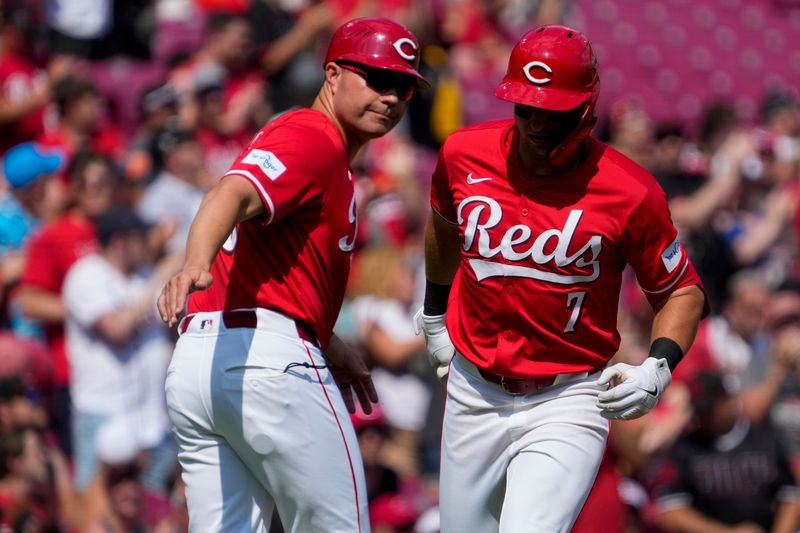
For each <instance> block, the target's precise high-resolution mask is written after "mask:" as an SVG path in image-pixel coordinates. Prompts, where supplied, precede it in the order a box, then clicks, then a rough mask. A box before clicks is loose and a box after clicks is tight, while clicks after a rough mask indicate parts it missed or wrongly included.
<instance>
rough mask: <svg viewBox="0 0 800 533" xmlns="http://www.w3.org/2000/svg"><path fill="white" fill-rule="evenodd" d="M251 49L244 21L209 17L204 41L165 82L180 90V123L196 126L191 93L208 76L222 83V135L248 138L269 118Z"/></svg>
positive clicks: (263, 85) (259, 75)
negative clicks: (167, 81) (201, 46)
mask: <svg viewBox="0 0 800 533" xmlns="http://www.w3.org/2000/svg"><path fill="white" fill-rule="evenodd" d="M254 50H255V47H254V46H253V38H252V32H251V29H250V24H249V23H248V21H247V19H245V18H244V17H240V16H233V15H229V14H224V13H219V14H216V15H213V16H212V17H211V18H210V19H209V23H208V38H207V39H206V44H205V45H204V46H203V48H201V49H200V50H198V52H197V53H196V54H194V56H193V57H192V59H190V60H188V61H186V62H184V63H182V64H180V65H179V66H178V67H177V68H176V69H175V70H173V71H172V73H171V74H170V80H169V82H170V84H172V85H173V86H174V87H175V88H176V89H177V90H178V91H179V93H180V94H181V110H180V114H181V124H182V125H184V126H185V127H189V128H192V127H194V126H196V125H197V123H198V121H199V115H200V111H199V108H198V105H197V101H196V99H195V97H194V93H195V91H196V90H197V88H198V87H202V86H203V85H204V84H205V83H206V82H207V80H209V79H214V78H217V79H219V80H221V83H222V104H223V109H224V112H223V115H222V120H221V123H220V126H221V128H222V130H221V131H222V133H224V134H226V135H231V136H237V135H244V136H245V137H248V138H249V137H250V135H252V133H253V132H255V131H256V130H258V129H259V128H260V127H261V125H262V124H264V123H265V122H266V121H267V120H268V119H269V116H270V109H269V106H268V105H267V103H266V98H265V83H264V79H263V76H262V74H261V73H260V72H259V70H258V68H257V66H256V63H255V55H254Z"/></svg>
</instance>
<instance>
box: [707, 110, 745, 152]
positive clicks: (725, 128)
mask: <svg viewBox="0 0 800 533" xmlns="http://www.w3.org/2000/svg"><path fill="white" fill-rule="evenodd" d="M737 124H739V116H738V114H737V113H736V108H735V107H733V105H731V104H730V103H728V102H717V103H715V104H713V105H711V106H710V107H709V108H708V109H707V110H706V112H705V114H704V115H703V120H702V124H701V125H700V134H699V136H698V137H699V139H698V140H699V142H700V145H701V146H702V147H703V148H710V147H711V144H712V143H713V142H714V140H715V139H716V138H717V137H719V136H720V135H721V134H727V133H729V132H730V131H732V130H733V129H734V128H735V127H736V126H737Z"/></svg>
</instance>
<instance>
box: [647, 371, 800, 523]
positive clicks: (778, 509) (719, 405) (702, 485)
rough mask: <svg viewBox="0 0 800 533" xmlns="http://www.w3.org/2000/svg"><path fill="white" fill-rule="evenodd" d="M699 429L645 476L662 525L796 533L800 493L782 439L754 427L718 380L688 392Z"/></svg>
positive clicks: (706, 379)
mask: <svg viewBox="0 0 800 533" xmlns="http://www.w3.org/2000/svg"><path fill="white" fill-rule="evenodd" d="M689 389H690V392H691V398H692V400H691V401H692V407H693V409H694V413H695V423H696V425H695V428H694V429H693V430H692V431H691V432H690V433H688V434H687V435H685V436H684V437H682V438H680V439H679V440H678V441H677V442H676V443H675V445H674V446H673V447H672V448H671V449H670V450H668V451H667V453H666V455H665V456H664V457H662V458H660V459H656V460H655V461H654V462H653V464H651V465H650V466H649V467H648V468H646V471H645V476H644V477H645V479H646V482H647V485H648V487H649V489H650V491H651V494H652V497H653V499H654V502H655V505H656V508H657V513H658V518H657V521H658V524H659V526H661V527H662V528H663V529H664V530H665V531H680V532H682V533H693V532H696V533H714V532H738V533H745V532H747V533H750V532H752V533H756V532H766V531H771V532H773V533H778V532H786V533H791V532H794V531H796V529H797V525H798V524H797V511H798V498H800V492H798V487H797V485H796V482H795V479H794V477H793V475H792V471H791V468H790V466H789V460H788V458H787V455H786V453H785V451H784V449H783V446H782V445H781V444H780V442H779V440H778V437H777V434H776V433H775V432H774V431H773V430H772V429H771V428H769V427H768V426H755V425H751V424H750V423H749V422H748V421H747V419H746V418H745V417H744V416H742V414H741V408H740V402H739V398H738V397H737V396H736V395H733V394H731V393H729V392H728V391H727V390H726V389H725V386H724V384H723V380H722V377H721V376H720V375H718V374H710V373H701V374H698V375H697V376H696V377H695V378H694V379H693V380H692V381H691V382H690V385H689Z"/></svg>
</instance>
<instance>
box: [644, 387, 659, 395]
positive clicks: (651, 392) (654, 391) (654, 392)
mask: <svg viewBox="0 0 800 533" xmlns="http://www.w3.org/2000/svg"><path fill="white" fill-rule="evenodd" d="M642 390H643V391H645V392H646V393H647V394H649V395H650V396H655V395H656V394H657V393H658V389H657V388H655V387H653V390H647V389H642Z"/></svg>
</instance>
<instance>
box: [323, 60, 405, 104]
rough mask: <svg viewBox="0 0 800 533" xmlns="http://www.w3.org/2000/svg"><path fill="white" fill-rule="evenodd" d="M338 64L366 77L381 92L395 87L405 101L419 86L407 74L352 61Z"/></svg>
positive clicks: (398, 94) (372, 87) (368, 83)
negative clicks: (355, 63)
mask: <svg viewBox="0 0 800 533" xmlns="http://www.w3.org/2000/svg"><path fill="white" fill-rule="evenodd" d="M337 65H339V66H340V67H342V68H343V69H345V70H349V71H350V72H354V73H356V74H358V75H359V76H361V77H362V78H364V81H366V82H367V85H369V87H370V88H371V89H373V90H374V91H375V92H377V93H379V94H384V93H386V92H389V91H391V90H393V89H394V90H395V91H396V92H397V98H398V99H400V100H402V101H404V102H405V101H408V100H410V99H411V96H412V95H413V94H414V89H415V88H416V87H417V80H416V79H414V78H413V77H412V76H408V75H405V74H397V73H395V72H391V71H388V70H383V69H378V68H364V67H362V66H360V65H353V64H351V63H337Z"/></svg>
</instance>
